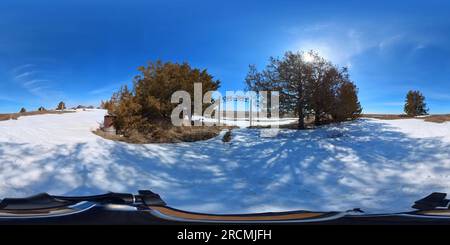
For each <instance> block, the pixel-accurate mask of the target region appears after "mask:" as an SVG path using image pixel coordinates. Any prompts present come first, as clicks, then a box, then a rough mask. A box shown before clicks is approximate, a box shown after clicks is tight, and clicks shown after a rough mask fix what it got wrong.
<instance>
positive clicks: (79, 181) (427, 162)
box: [0, 110, 450, 213]
mask: <svg viewBox="0 0 450 245" xmlns="http://www.w3.org/2000/svg"><path fill="white" fill-rule="evenodd" d="M103 115H104V111H102V110H93V111H84V112H77V113H68V114H63V115H40V116H29V117H21V118H19V120H11V121H3V122H0V196H2V197H6V196H9V197H18V196H25V195H31V194H36V193H37V192H49V193H51V194H58V195H60V194H64V195H78V194H99V193H103V192H105V191H118V192H136V191H137V190H138V189H151V190H153V191H155V192H157V193H159V194H161V196H162V198H163V199H164V200H166V201H167V203H168V204H169V205H171V206H173V207H176V208H181V209H186V210H191V211H199V212H214V213H234V212H262V211H280V210H296V209H308V210H347V209H352V208H356V207H359V208H362V209H363V210H365V211H368V212H395V211H405V210H409V208H410V206H411V204H412V202H413V201H414V200H417V199H419V198H422V197H423V196H425V195H428V194H430V193H431V192H433V191H442V192H450V123H444V124H436V123H428V122H424V121H423V120H420V119H404V120H392V121H384V120H375V119H362V120H359V121H356V122H351V123H344V124H341V125H339V126H327V127H324V128H321V129H317V130H309V131H294V130H282V131H281V132H280V133H279V134H278V136H277V137H273V138H267V137H261V136H260V131H259V130H257V129H245V128H242V129H237V130H234V131H233V140H232V143H231V144H227V143H222V141H221V138H220V136H219V137H217V138H215V139H211V140H208V141H203V142H195V143H179V144H148V145H131V144H126V143H120V142H113V141H108V140H105V139H103V138H100V137H98V136H96V135H94V134H93V133H91V130H94V129H95V128H97V127H98V124H99V123H100V122H101V121H102V119H103Z"/></svg>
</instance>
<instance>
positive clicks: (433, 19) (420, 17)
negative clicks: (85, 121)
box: [0, 0, 450, 113]
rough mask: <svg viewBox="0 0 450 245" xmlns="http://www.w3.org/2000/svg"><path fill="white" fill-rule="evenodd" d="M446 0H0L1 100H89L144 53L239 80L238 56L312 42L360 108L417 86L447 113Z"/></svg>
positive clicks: (121, 78) (245, 60)
mask: <svg viewBox="0 0 450 245" xmlns="http://www.w3.org/2000/svg"><path fill="white" fill-rule="evenodd" d="M449 12H450V3H448V1H447V2H446V1H420V2H419V1H395V3H394V1H376V2H375V1H374V2H373V3H362V1H320V2H319V1H261V0H260V1H212V0H210V1H206V0H205V1H197V0H191V1H181V0H179V1H166V0H164V1H163V0H157V1H151V0H148V1H144V0H142V1H137V0H136V1H135V0H127V1H95V0H91V1H86V0H78V1H56V0H55V1H48V0H43V1H34V0H28V1H21V0H2V1H1V2H0V31H1V35H0V112H15V111H18V110H19V109H20V108H21V107H22V106H24V107H26V108H27V109H29V110H32V109H35V108H37V107H39V106H41V105H44V106H46V107H54V106H56V104H57V103H58V102H59V101H61V100H64V101H66V103H67V104H68V105H78V104H93V105H97V104H98V103H99V101H100V100H101V99H106V98H108V97H109V96H110V95H111V93H112V92H113V91H114V90H116V89H117V88H118V87H119V86H120V85H121V84H126V83H130V82H131V80H132V78H133V77H134V76H135V75H137V74H138V72H137V71H136V68H137V67H138V66H141V65H145V64H146V62H147V61H149V60H156V59H162V60H164V61H178V62H182V61H187V62H189V63H190V64H191V65H193V66H195V67H200V68H207V69H208V71H209V72H210V73H211V74H212V75H214V76H215V77H216V78H217V79H219V80H221V81H222V88H221V91H225V90H238V89H242V88H243V87H244V83H243V80H244V77H245V75H246V73H247V70H248V65H249V64H256V65H257V66H258V67H259V68H262V67H263V66H264V65H265V64H266V62H267V59H268V57H269V56H281V55H282V54H283V53H284V52H285V51H288V50H292V51H297V50H305V51H307V50H310V49H314V50H316V51H318V52H319V53H320V54H321V55H323V56H325V57H326V58H328V59H330V60H331V61H333V62H334V63H336V64H338V65H341V66H349V67H350V74H351V77H352V79H353V80H354V81H355V83H356V84H357V86H358V87H359V91H360V93H359V96H360V100H361V103H362V106H363V107H364V111H365V112H366V113H374V112H378V113H399V112H401V111H402V104H403V101H404V97H405V94H406V92H407V91H408V90H409V89H419V90H421V91H422V92H423V93H424V94H425V96H426V98H427V102H428V105H429V107H430V109H431V110H430V112H432V113H450V18H448V13H449Z"/></svg>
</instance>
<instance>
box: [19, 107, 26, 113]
mask: <svg viewBox="0 0 450 245" xmlns="http://www.w3.org/2000/svg"><path fill="white" fill-rule="evenodd" d="M25 112H27V110H26V109H25V108H24V107H22V109H20V112H19V113H25Z"/></svg>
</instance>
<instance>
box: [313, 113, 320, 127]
mask: <svg viewBox="0 0 450 245" xmlns="http://www.w3.org/2000/svg"><path fill="white" fill-rule="evenodd" d="M314 124H315V125H320V113H319V112H318V111H317V112H316V113H314Z"/></svg>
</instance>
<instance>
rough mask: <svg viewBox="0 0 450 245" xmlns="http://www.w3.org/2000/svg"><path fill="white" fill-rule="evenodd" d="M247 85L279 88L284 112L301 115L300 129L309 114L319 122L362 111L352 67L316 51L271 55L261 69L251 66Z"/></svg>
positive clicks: (335, 119) (354, 115)
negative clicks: (348, 67) (350, 75)
mask: <svg viewBox="0 0 450 245" xmlns="http://www.w3.org/2000/svg"><path fill="white" fill-rule="evenodd" d="M305 55H307V56H308V59H305ZM246 84H247V89H249V90H253V91H273V90H275V91H279V93H280V114H289V113H292V112H293V113H294V114H295V115H296V116H298V117H299V121H298V128H299V129H303V128H305V124H304V117H305V116H314V117H315V123H316V124H321V123H324V122H329V121H332V120H334V121H342V120H347V119H354V118H356V117H357V116H358V115H359V114H360V113H361V106H360V104H359V101H358V96H357V88H356V86H355V85H354V84H353V83H352V82H351V81H350V78H349V74H348V69H347V68H343V69H339V68H337V67H336V66H334V65H333V64H332V63H331V62H329V61H327V60H326V59H324V58H322V57H320V56H319V55H318V54H317V53H315V52H313V51H310V52H309V53H307V54H305V53H302V52H298V53H293V52H287V53H286V54H285V55H284V56H283V58H281V59H279V58H270V62H269V64H268V65H267V66H266V68H265V69H264V70H263V71H261V72H258V71H257V69H256V67H255V66H250V70H249V72H248V74H247V77H246Z"/></svg>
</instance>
